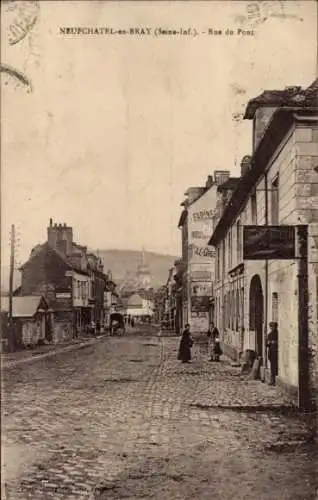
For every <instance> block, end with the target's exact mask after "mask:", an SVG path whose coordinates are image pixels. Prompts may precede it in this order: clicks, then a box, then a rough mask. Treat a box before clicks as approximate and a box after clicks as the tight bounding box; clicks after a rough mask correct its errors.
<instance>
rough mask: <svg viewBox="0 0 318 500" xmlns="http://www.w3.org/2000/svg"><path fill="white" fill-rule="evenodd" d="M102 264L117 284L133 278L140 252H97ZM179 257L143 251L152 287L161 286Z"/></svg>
mask: <svg viewBox="0 0 318 500" xmlns="http://www.w3.org/2000/svg"><path fill="white" fill-rule="evenodd" d="M98 253H99V256H100V257H101V258H102V260H103V262H104V269H105V272H107V270H108V269H110V270H111V272H112V275H113V279H114V281H115V282H117V283H118V284H121V283H123V282H126V281H127V279H129V277H133V276H134V275H135V273H136V271H137V266H138V265H139V264H140V258H141V252H138V251H136V250H99V251H98ZM178 258H180V257H177V256H173V255H163V254H159V253H154V252H146V251H145V262H146V264H147V265H148V267H149V271H150V273H151V275H152V277H153V280H154V287H156V286H160V285H163V284H164V283H165V282H166V281H167V278H168V270H169V269H170V268H171V267H172V266H173V264H174V262H175V260H177V259H178Z"/></svg>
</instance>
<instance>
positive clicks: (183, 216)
mask: <svg viewBox="0 0 318 500" xmlns="http://www.w3.org/2000/svg"><path fill="white" fill-rule="evenodd" d="M187 216H188V210H187V209H184V210H182V212H181V215H180V219H179V222H178V227H182V226H183V225H184V223H185V221H186V219H187Z"/></svg>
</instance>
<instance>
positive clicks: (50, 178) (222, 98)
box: [1, 0, 317, 265]
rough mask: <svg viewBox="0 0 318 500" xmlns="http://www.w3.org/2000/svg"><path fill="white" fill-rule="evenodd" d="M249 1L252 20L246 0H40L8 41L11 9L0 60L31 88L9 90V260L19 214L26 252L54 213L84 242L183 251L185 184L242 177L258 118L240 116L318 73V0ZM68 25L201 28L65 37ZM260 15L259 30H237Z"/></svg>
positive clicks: (5, 218) (5, 99) (5, 223)
mask: <svg viewBox="0 0 318 500" xmlns="http://www.w3.org/2000/svg"><path fill="white" fill-rule="evenodd" d="M253 5H254V12H257V13H258V14H259V17H258V18H257V17H255V18H250V19H248V18H247V16H248V12H249V13H250V15H252V14H251V9H249V6H250V7H251V2H244V1H238V2H235V1H229V2H227V1H223V2H217V1H205V2H191V1H188V2H164V1H162V2H155V1H153V2H133V3H130V2H125V1H122V2H102V1H99V2H94V1H89V2H88V1H87V2H86V1H80V2H75V1H73V2H59V1H54V2H53V1H48V0H45V1H41V2H40V3H39V9H38V11H37V18H36V23H35V25H34V26H33V28H32V29H31V30H30V32H29V34H28V35H26V36H25V37H24V39H23V40H21V41H20V42H18V43H16V44H14V45H10V44H9V43H8V27H9V25H10V23H11V22H12V19H13V18H14V14H13V13H12V11H10V10H9V9H8V8H7V7H6V9H3V11H4V12H3V15H2V23H3V24H4V29H2V44H1V46H2V62H3V63H5V64H8V65H11V66H13V67H15V68H17V69H19V70H21V71H23V73H24V74H25V75H26V76H27V77H28V78H29V79H30V81H31V82H32V92H30V93H28V92H27V91H26V88H25V86H23V85H16V84H15V82H14V80H13V78H11V77H7V79H6V80H5V82H4V84H3V85H2V90H1V92H2V96H1V97H2V111H1V114H2V130H1V142H2V144H1V145H2V148H1V150H2V153H1V167H2V169H1V181H2V184H1V187H2V221H1V222H2V224H1V229H2V265H6V264H7V262H8V257H9V245H8V241H9V232H10V226H11V224H15V225H16V229H17V233H18V238H19V241H18V246H17V255H16V258H17V262H22V261H24V260H25V259H26V258H27V257H28V255H29V252H30V250H31V248H32V247H33V246H35V245H36V244H37V243H40V242H43V241H45V239H46V227H47V225H48V222H49V219H50V217H52V218H53V221H54V222H58V223H59V222H62V223H64V222H65V223H67V224H68V225H71V226H73V230H74V236H75V239H76V241H77V242H79V243H81V244H84V245H88V246H89V247H90V248H94V249H105V248H112V249H114V248H118V249H137V250H138V249H141V248H142V247H145V248H146V249H147V250H152V251H157V252H160V253H166V254H173V255H178V254H180V252H181V241H180V234H179V231H178V229H177V223H178V219H179V215H180V211H181V207H180V203H181V201H182V200H183V197H184V193H185V191H186V190H187V188H188V187H190V186H198V185H203V184H204V183H205V180H206V177H207V175H209V174H211V173H213V171H214V170H218V169H222V170H229V171H230V172H231V173H232V175H237V174H238V172H239V168H238V165H239V162H240V159H241V158H242V156H244V155H245V154H249V153H250V152H251V132H252V124H251V122H250V121H239V122H237V121H235V120H233V115H234V114H235V113H240V112H242V110H244V106H245V105H246V103H247V101H248V100H249V99H251V98H253V97H255V96H257V95H258V94H260V93H261V92H262V91H263V90H264V89H275V88H276V89H277V88H278V89H281V88H284V87H285V86H286V85H301V86H308V85H310V84H311V83H312V81H313V80H314V78H315V77H316V68H317V65H316V55H317V52H316V38H317V28H316V26H317V13H316V5H315V2H314V1H310V0H306V1H301V2H297V1H293V2H288V1H287V2H280V1H276V2H273V1H272V2H263V3H262V4H261V3H260V2H253ZM255 5H256V7H257V9H258V10H256V11H255ZM252 7H253V6H252ZM20 15H22V16H23V12H22V14H21V13H20ZM257 19H259V20H262V22H259V23H258V24H256V21H257ZM74 26H79V27H85V26H87V27H94V28H95V27H108V28H113V29H114V30H116V29H117V30H118V29H129V28H137V27H148V28H151V29H152V33H153V32H154V30H155V29H156V28H159V27H162V28H169V29H172V28H175V29H179V28H180V27H184V28H188V27H191V28H192V29H194V28H195V29H196V30H197V33H198V35H197V36H195V37H193V36H192V37H189V36H185V35H183V36H157V37H156V36H153V35H151V36H129V35H125V36H121V35H107V36H105V35H104V36H103V35H100V36H85V35H73V36H71V35H68V36H67V35H61V34H60V27H74ZM253 26H254V35H253V36H242V35H238V34H237V30H238V29H239V28H240V29H244V30H247V29H248V30H252V29H253ZM209 28H210V29H214V30H223V32H224V31H225V30H226V29H227V28H230V29H232V30H233V31H234V35H232V36H226V35H225V34H223V35H208V34H207V31H208V29H209ZM3 81H4V80H2V83H3Z"/></svg>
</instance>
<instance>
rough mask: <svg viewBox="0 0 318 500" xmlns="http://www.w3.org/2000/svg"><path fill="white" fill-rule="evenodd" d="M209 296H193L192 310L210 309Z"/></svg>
mask: <svg viewBox="0 0 318 500" xmlns="http://www.w3.org/2000/svg"><path fill="white" fill-rule="evenodd" d="M209 308H210V299H209V297H197V296H193V297H191V311H209Z"/></svg>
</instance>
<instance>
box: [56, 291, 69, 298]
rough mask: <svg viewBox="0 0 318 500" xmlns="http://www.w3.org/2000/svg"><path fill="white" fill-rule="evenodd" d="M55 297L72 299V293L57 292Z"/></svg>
mask: <svg viewBox="0 0 318 500" xmlns="http://www.w3.org/2000/svg"><path fill="white" fill-rule="evenodd" d="M55 297H56V299H57V300H66V299H71V298H72V294H71V292H60V293H58V292H57V293H56V294H55Z"/></svg>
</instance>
